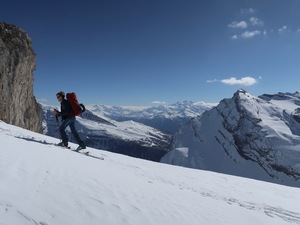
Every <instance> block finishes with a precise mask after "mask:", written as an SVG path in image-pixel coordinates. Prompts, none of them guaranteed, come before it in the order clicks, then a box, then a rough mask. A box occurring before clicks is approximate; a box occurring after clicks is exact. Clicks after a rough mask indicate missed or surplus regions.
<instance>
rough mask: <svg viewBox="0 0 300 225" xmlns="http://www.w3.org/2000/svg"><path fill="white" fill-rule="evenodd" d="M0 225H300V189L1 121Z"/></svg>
mask: <svg viewBox="0 0 300 225" xmlns="http://www.w3.org/2000/svg"><path fill="white" fill-rule="evenodd" d="M0 141H1V148H0V225H83V224H88V225H99V224H105V225H123V224H124V225H140V224H144V225H166V224H172V225H187V224H188V225H199V224H210V225H214V224H215V225H224V224H230V225H240V224H243V225H250V224H251V225H253V224H272V225H285V224H289V225H290V224H300V207H299V204H300V189H298V188H292V187H287V186H280V185H276V184H271V183H265V182H260V181H255V180H251V179H246V178H240V177H234V176H229V175H224V174H218V173H213V172H208V171H201V170H193V169H188V168H183V167H175V166H171V165H166V164H159V163H155V162H151V161H145V160H141V159H136V158H131V157H128V156H123V155H118V154H114V153H110V152H105V151H101V150H95V149H91V148H88V149H87V150H89V151H90V152H91V153H92V154H98V155H102V156H103V157H104V160H98V159H95V158H91V157H87V156H84V155H82V154H78V153H75V152H71V151H70V150H65V149H62V148H59V147H56V146H53V145H49V144H46V142H47V143H53V142H54V143H56V142H57V141H58V140H56V139H54V138H51V137H48V136H44V135H41V134H36V133H33V132H30V131H27V130H24V129H20V128H18V127H14V126H11V125H7V124H5V123H3V122H1V121H0Z"/></svg>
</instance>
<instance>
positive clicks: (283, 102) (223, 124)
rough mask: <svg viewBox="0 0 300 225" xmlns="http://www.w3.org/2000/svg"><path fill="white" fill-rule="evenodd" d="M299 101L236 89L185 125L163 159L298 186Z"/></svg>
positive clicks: (299, 156) (284, 96)
mask: <svg viewBox="0 0 300 225" xmlns="http://www.w3.org/2000/svg"><path fill="white" fill-rule="evenodd" d="M299 102H300V99H299V97H297V96H296V95H287V94H281V96H280V98H279V97H276V96H273V97H270V96H265V97H256V96H253V95H251V94H249V93H247V92H246V91H244V90H241V89H240V90H238V91H237V92H236V93H235V94H234V96H233V97H232V98H229V99H224V100H222V101H221V102H220V104H219V105H218V106H217V107H215V108H212V109H211V110H209V111H207V112H205V113H203V114H202V116H200V117H197V118H194V119H193V120H191V121H190V123H188V124H187V125H185V126H183V127H182V128H181V129H180V130H179V131H178V132H177V133H176V134H175V135H174V138H173V143H172V149H173V150H171V151H170V152H169V153H167V155H166V156H164V157H163V159H162V161H163V162H166V163H172V164H176V165H182V166H186V167H192V168H198V169H206V170H212V171H215V172H223V173H229V174H232V175H239V176H245V177H250V178H254V179H260V180H264V181H270V182H274V183H281V184H286V185H291V186H297V187H299V180H300V167H299V160H300V151H299V149H300V123H298V122H297V120H296V119H295V115H293V112H294V111H295V109H297V108H298V107H299ZM178 148H181V149H182V148H185V149H188V150H187V151H186V154H185V155H182V154H181V153H180V151H178V150H177V149H178Z"/></svg>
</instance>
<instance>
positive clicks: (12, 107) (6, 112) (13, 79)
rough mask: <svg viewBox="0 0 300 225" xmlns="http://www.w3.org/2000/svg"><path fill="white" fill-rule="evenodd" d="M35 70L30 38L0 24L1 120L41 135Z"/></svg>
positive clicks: (15, 28)
mask: <svg viewBox="0 0 300 225" xmlns="http://www.w3.org/2000/svg"><path fill="white" fill-rule="evenodd" d="M35 67H36V55H35V53H34V51H33V49H32V45H31V39H30V38H29V36H28V35H27V34H26V33H25V31H23V30H22V29H20V28H18V27H16V26H14V25H9V24H7V23H3V22H0V120H3V121H4V122H7V123H10V124H13V125H16V126H20V127H23V128H25V129H29V130H32V131H36V132H42V110H41V107H40V106H39V104H38V103H37V101H36V99H35V97H34V95H33V80H34V76H33V71H34V70H35Z"/></svg>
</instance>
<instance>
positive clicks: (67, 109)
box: [58, 99, 73, 120]
mask: <svg viewBox="0 0 300 225" xmlns="http://www.w3.org/2000/svg"><path fill="white" fill-rule="evenodd" d="M72 110H73V109H72V107H71V105H70V103H69V102H68V101H67V100H66V99H64V100H63V101H62V102H61V103H60V112H59V113H58V116H61V120H65V119H67V118H69V117H72V116H71V113H72Z"/></svg>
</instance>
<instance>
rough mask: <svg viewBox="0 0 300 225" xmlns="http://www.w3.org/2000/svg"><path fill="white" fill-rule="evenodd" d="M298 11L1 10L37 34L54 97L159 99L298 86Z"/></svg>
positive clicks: (196, 1) (275, 7)
mask: <svg viewBox="0 0 300 225" xmlns="http://www.w3.org/2000/svg"><path fill="white" fill-rule="evenodd" d="M299 12H300V1H299V0H288V1H286V0H226V1H225V0H209V1H208V0H105V1H104V0H103V1H101V0H98V1H96V0H95V1H88V0H87V1H77V0H73V1H71V0H70V1H64V0H61V1H57V0H52V1H40V0H39V1H30V0H27V1H23V0H20V1H15V0H10V1H5V2H3V3H1V13H0V20H1V21H5V22H8V23H11V24H15V25H17V26H19V27H21V28H23V29H24V30H25V31H26V32H27V33H28V34H29V35H30V37H31V38H32V41H33V47H34V50H35V52H36V53H37V69H36V71H35V72H34V74H35V82H34V93H35V96H36V97H37V98H38V99H44V100H45V101H47V102H46V104H50V105H51V104H56V99H55V93H56V92H57V91H59V90H64V91H65V92H68V91H75V92H76V93H77V95H78V97H79V100H80V101H81V102H84V103H86V104H87V105H89V104H108V105H150V104H151V103H152V102H153V101H162V102H167V103H174V102H177V101H182V100H192V101H200V100H203V101H206V102H218V101H220V100H221V99H223V98H227V97H231V96H232V95H233V93H234V92H235V91H236V90H237V89H239V88H244V89H245V90H247V91H248V92H250V93H252V94H254V95H260V94H263V93H276V92H279V91H282V92H295V91H298V90H299V89H300V88H299V85H300V74H299V72H300V13H299ZM233 77H234V78H235V79H234V78H233ZM230 78H231V79H230ZM244 85H248V86H244Z"/></svg>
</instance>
